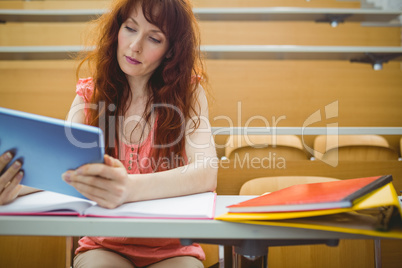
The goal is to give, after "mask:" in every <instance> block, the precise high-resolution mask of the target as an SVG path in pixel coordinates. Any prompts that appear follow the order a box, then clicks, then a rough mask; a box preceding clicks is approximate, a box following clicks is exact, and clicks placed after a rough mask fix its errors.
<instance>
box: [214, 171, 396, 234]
mask: <svg viewBox="0 0 402 268" xmlns="http://www.w3.org/2000/svg"><path fill="white" fill-rule="evenodd" d="M228 209H229V211H228V212H227V213H225V214H223V215H220V216H218V217H216V218H215V219H217V220H223V221H232V222H242V223H248V224H262V225H273V226H285V227H295V228H307V229H317V230H326V231H335V232H344V233H354V234H362V235H368V236H375V237H384V238H402V216H401V215H402V210H401V205H400V203H399V200H398V196H397V194H396V191H395V188H394V186H393V185H392V176H391V175H386V176H377V177H367V178H357V179H348V180H339V181H330V182H322V183H312V184H299V185H294V186H291V187H288V188H284V189H281V190H278V191H275V192H271V193H268V194H264V195H261V196H259V197H255V198H252V199H249V200H246V201H243V202H240V203H238V204H233V205H231V206H228Z"/></svg>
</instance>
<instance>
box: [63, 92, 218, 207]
mask: <svg viewBox="0 0 402 268" xmlns="http://www.w3.org/2000/svg"><path fill="white" fill-rule="evenodd" d="M198 93H199V94H198V101H197V103H198V104H199V110H200V115H199V116H200V119H201V121H200V125H199V127H198V128H197V129H196V130H195V131H192V130H193V125H192V122H191V120H190V121H189V123H188V124H187V125H186V133H187V134H188V135H186V143H185V146H186V154H187V157H188V164H187V165H185V166H182V167H178V168H174V169H171V170H168V171H163V172H157V173H149V174H130V175H128V174H127V172H126V169H125V167H124V166H123V164H122V163H121V162H120V161H119V160H117V159H114V158H112V157H110V156H105V164H89V165H84V166H82V167H80V168H79V169H77V170H76V171H69V172H67V173H65V174H64V176H63V179H64V180H65V181H66V182H68V183H69V184H71V185H72V186H74V187H75V188H76V189H77V190H78V191H79V192H81V193H82V194H83V195H84V196H86V197H88V198H89V199H91V200H93V201H96V202H98V204H99V205H100V206H104V207H107V208H114V207H117V206H119V205H121V204H123V203H126V202H132V201H139V200H148V199H156V198H164V197H171V196H180V195H186V194H193V193H200V192H206V191H213V190H215V188H216V183H217V182H216V181H217V169H218V161H217V157H216V151H215V145H214V141H213V138H212V133H211V127H210V125H209V120H208V102H207V99H206V96H205V92H204V90H203V89H201V88H200V89H199V90H198Z"/></svg>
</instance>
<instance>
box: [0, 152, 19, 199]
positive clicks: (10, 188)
mask: <svg viewBox="0 0 402 268" xmlns="http://www.w3.org/2000/svg"><path fill="white" fill-rule="evenodd" d="M12 159H13V155H12V154H11V153H10V152H5V153H4V154H2V155H1V156H0V174H1V175H0V205H5V204H7V203H10V202H11V201H13V200H14V199H15V198H17V196H18V194H19V192H20V190H21V188H22V185H20V182H21V180H22V177H23V176H24V173H23V172H22V171H21V166H22V164H21V162H20V161H18V160H17V161H14V163H13V164H12V165H11V166H9V167H8V169H6V170H5V167H6V166H7V165H8V164H9V163H10V162H11V161H12Z"/></svg>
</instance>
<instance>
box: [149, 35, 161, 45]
mask: <svg viewBox="0 0 402 268" xmlns="http://www.w3.org/2000/svg"><path fill="white" fill-rule="evenodd" d="M150 39H151V40H152V42H155V43H158V44H160V43H161V41H160V40H159V39H156V38H154V37H150Z"/></svg>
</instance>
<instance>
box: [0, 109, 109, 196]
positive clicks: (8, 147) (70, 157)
mask: <svg viewBox="0 0 402 268" xmlns="http://www.w3.org/2000/svg"><path fill="white" fill-rule="evenodd" d="M6 151H11V152H12V153H13V155H14V159H13V161H12V162H14V161H15V160H16V159H19V160H20V161H21V162H22V163H23V165H22V170H23V171H24V178H23V179H22V182H21V184H23V185H26V186H31V187H34V188H38V189H42V190H47V191H53V192H57V193H62V194H67V195H72V196H76V197H81V198H85V197H84V196H83V195H81V194H80V193H79V192H78V191H77V190H75V188H74V187H72V186H70V185H68V184H67V183H66V182H64V181H63V180H62V178H61V174H63V173H64V172H65V171H67V170H70V169H77V168H78V167H80V166H82V165H84V164H87V163H103V155H104V139H103V133H102V130H101V129H100V128H97V127H93V126H87V125H83V124H77V123H71V122H67V121H64V120H60V119H54V118H50V117H45V116H40V115H35V114H30V113H25V112H21V111H16V110H11V109H6V108H2V107H0V155H1V154H3V153H4V152H6ZM3 172H4V171H3Z"/></svg>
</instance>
